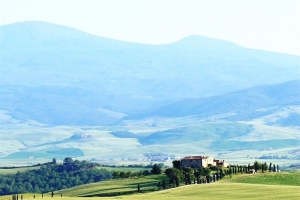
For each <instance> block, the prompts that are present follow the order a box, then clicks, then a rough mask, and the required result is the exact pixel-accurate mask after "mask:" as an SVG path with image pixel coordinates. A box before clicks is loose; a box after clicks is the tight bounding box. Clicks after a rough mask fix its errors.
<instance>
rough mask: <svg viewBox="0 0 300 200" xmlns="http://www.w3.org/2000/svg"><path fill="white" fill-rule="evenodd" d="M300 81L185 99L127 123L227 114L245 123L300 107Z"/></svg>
mask: <svg viewBox="0 0 300 200" xmlns="http://www.w3.org/2000/svg"><path fill="white" fill-rule="evenodd" d="M299 88H300V80H294V81H289V82H285V83H282V84H274V85H263V86H256V87H252V88H247V89H245V90H241V91H237V92H231V93H227V94H223V95H217V96H212V97H207V98H198V99H185V100H181V101H177V102H173V103H170V104H168V105H165V106H162V107H159V108H157V109H155V110H152V111H151V110H150V111H143V112H142V113H141V114H140V115H133V116H127V117H125V119H139V118H147V117H184V116H191V115H196V116H198V117H208V116H213V115H218V114H224V113H229V112H231V113H235V114H236V115H233V116H229V117H228V119H231V120H245V119H246V118H247V117H248V118H249V117H251V115H253V114H254V113H256V114H258V113H263V114H265V113H264V112H262V111H259V112H258V111H257V110H258V109H261V108H271V107H277V108H281V107H285V106H293V105H300V90H299Z"/></svg>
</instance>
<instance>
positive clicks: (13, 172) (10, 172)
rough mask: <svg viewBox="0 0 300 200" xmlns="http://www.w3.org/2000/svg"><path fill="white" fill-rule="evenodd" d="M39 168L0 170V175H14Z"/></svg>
mask: <svg viewBox="0 0 300 200" xmlns="http://www.w3.org/2000/svg"><path fill="white" fill-rule="evenodd" d="M39 168H40V167H38V166H37V167H20V168H19V167H18V168H12V169H0V174H15V173H17V172H24V171H28V170H33V169H39Z"/></svg>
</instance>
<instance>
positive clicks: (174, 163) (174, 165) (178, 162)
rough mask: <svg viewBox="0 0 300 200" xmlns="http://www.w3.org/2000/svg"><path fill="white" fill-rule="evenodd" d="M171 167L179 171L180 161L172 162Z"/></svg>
mask: <svg viewBox="0 0 300 200" xmlns="http://www.w3.org/2000/svg"><path fill="white" fill-rule="evenodd" d="M172 163H173V167H174V168H176V169H179V170H181V169H182V168H181V161H180V160H174V161H173V162H172Z"/></svg>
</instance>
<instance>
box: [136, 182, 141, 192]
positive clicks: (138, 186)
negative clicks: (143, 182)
mask: <svg viewBox="0 0 300 200" xmlns="http://www.w3.org/2000/svg"><path fill="white" fill-rule="evenodd" d="M137 190H138V193H140V192H141V188H140V184H138V185H137Z"/></svg>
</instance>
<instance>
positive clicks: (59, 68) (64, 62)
mask: <svg viewBox="0 0 300 200" xmlns="http://www.w3.org/2000/svg"><path fill="white" fill-rule="evenodd" d="M58 12H59V11H58ZM99 20H100V18H99ZM99 23H102V22H101V20H100V21H99ZM224 23H225V22H224ZM278 23H280V22H278ZM1 24H2V25H1V26H0V53H1V55H0V125H1V128H0V147H1V148H0V165H2V163H7V161H8V163H9V165H14V163H17V162H22V163H27V162H38V159H52V158H53V157H56V158H58V159H63V158H64V157H67V156H71V157H74V158H78V159H89V160H91V159H93V160H98V161H103V162H109V161H111V162H114V161H120V162H121V161H124V160H126V161H127V160H130V161H135V162H143V161H145V162H148V161H149V160H148V159H149V158H147V156H146V155H149V154H164V155H165V156H167V157H172V156H173V157H174V156H184V155H189V154H193V155H197V154H201V155H203V154H209V155H212V156H215V157H220V156H222V157H223V158H225V159H229V160H239V161H241V162H242V161H243V160H247V159H259V158H260V157H262V156H269V157H271V158H272V157H274V158H275V157H276V158H277V159H281V160H283V159H284V160H285V162H287V163H295V162H297V161H298V160H299V159H300V154H299V152H300V149H299V145H300V89H299V88H300V56H299V55H296V54H297V53H294V55H291V54H287V53H278V52H272V51H266V50H259V49H254V48H246V47H243V46H241V45H239V44H237V43H235V42H231V41H229V40H224V39H214V38H217V37H213V38H211V37H207V36H202V35H201V34H199V32H197V31H194V32H193V33H196V34H189V36H187V35H185V36H184V37H181V39H178V40H176V41H175V40H173V42H165V43H161V44H143V43H142V42H128V41H122V40H120V39H119V40H117V39H111V38H107V37H101V36H98V35H96V34H94V35H93V34H90V33H87V32H85V31H81V30H79V29H75V28H71V26H69V27H67V26H63V25H59V24H56V23H48V22H44V21H41V20H39V19H37V20H36V19H33V20H29V21H23V22H16V23H7V24H5V23H1ZM95 26H97V23H95ZM149 26H150V25H149ZM74 27H76V26H74ZM103 31H104V29H103ZM126 31H128V30H127V29H124V35H126V34H128V33H127V32H126ZM224 31H225V29H224ZM89 32H91V31H89ZM125 32H126V33H125ZM175 32H176V31H175ZM241 35H242V34H241ZM153 37H154V36H153ZM270 37H271V36H270ZM290 37H291V38H293V35H291V36H290ZM129 41H130V40H129ZM131 41H132V40H131ZM174 41H175V42H174ZM266 43H267V41H266ZM278 43H279V41H278ZM294 52H296V51H294ZM137 152H138V153H137ZM269 157H268V158H269ZM28 158H31V159H28ZM146 158H147V159H146ZM143 159H144V160H143ZM18 160H19V161H18Z"/></svg>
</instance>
